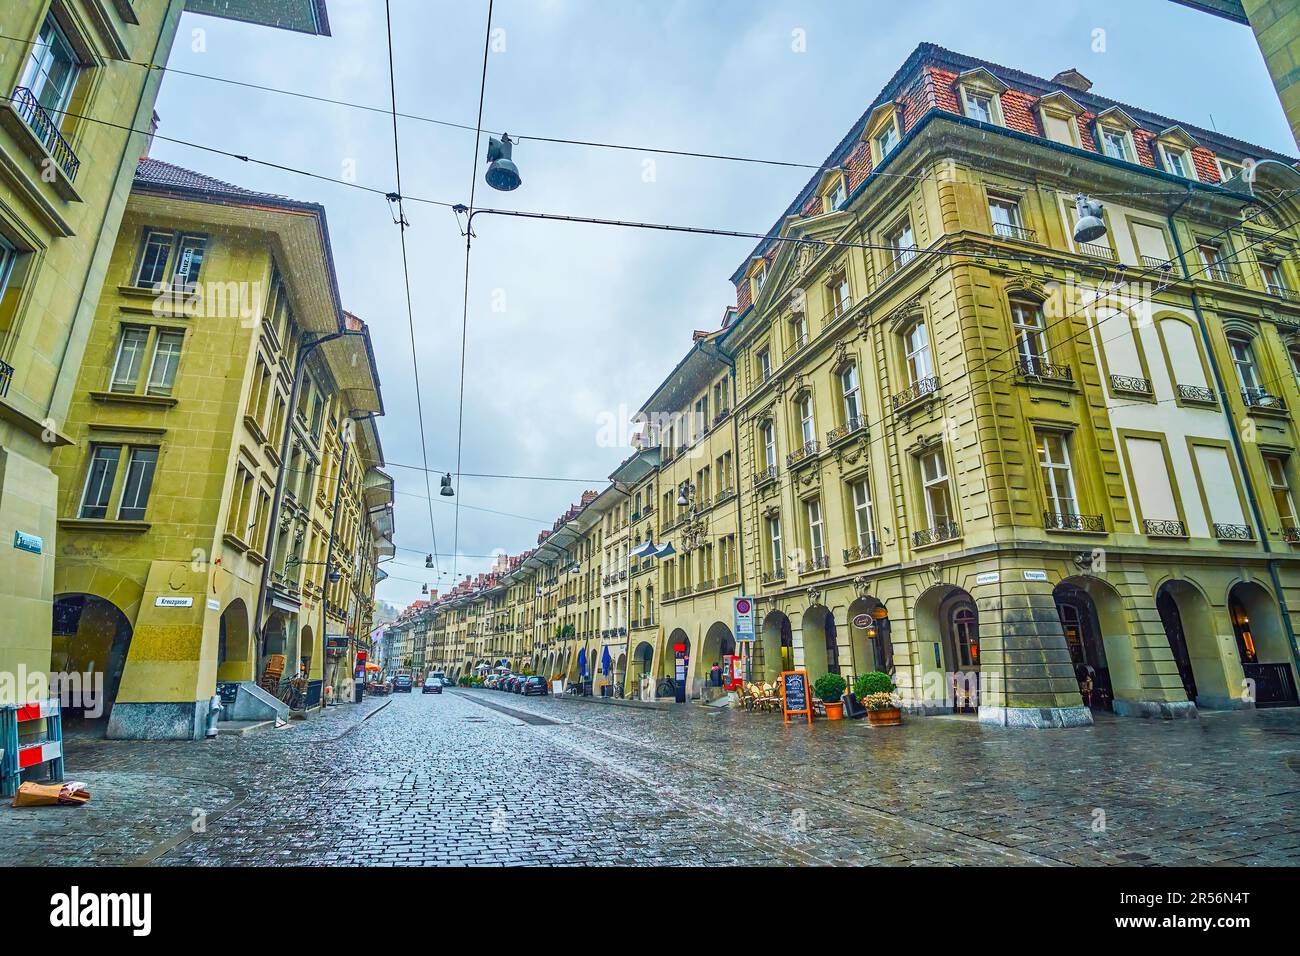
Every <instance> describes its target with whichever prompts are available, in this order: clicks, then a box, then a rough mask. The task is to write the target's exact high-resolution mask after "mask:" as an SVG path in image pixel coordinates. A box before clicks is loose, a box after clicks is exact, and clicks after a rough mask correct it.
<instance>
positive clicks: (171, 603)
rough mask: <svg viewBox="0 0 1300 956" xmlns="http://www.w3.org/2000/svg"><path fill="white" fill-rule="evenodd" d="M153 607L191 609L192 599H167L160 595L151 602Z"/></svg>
mask: <svg viewBox="0 0 1300 956" xmlns="http://www.w3.org/2000/svg"><path fill="white" fill-rule="evenodd" d="M153 606H154V607H193V606H194V598H192V597H167V596H166V595H163V594H160V595H158V596H157V597H156V598H154V600H153Z"/></svg>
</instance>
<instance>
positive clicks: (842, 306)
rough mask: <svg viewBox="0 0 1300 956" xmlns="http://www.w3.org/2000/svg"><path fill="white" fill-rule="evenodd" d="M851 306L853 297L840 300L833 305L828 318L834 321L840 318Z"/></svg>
mask: <svg viewBox="0 0 1300 956" xmlns="http://www.w3.org/2000/svg"><path fill="white" fill-rule="evenodd" d="M851 308H853V300H852V299H849V298H845V299H841V300H840V301H839V302H837V303H835V304H834V305H833V306H831V311H830V315H828V316H827V319H829V320H830V321H834V320H835V319H838V318H839V317H840V316H842V315H843V314H844V313H845V312H847V311H849V309H851Z"/></svg>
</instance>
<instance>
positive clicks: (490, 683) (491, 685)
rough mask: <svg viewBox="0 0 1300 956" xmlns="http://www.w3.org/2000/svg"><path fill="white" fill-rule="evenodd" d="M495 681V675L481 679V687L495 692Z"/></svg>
mask: <svg viewBox="0 0 1300 956" xmlns="http://www.w3.org/2000/svg"><path fill="white" fill-rule="evenodd" d="M497 680H498V678H497V676H496V675H495V674H493V675H491V676H490V677H485V678H484V679H483V686H484V687H486V688H487V689H488V690H496V689H497Z"/></svg>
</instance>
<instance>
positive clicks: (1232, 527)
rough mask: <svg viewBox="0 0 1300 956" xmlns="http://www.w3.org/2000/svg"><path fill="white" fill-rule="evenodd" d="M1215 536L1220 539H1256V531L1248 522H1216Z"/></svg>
mask: <svg viewBox="0 0 1300 956" xmlns="http://www.w3.org/2000/svg"><path fill="white" fill-rule="evenodd" d="M1214 536H1215V537H1216V538H1218V539H1219V540H1220V541H1254V540H1255V532H1254V531H1252V530H1251V527H1250V525H1248V524H1220V523H1219V522H1217V521H1216V522H1215V523H1214Z"/></svg>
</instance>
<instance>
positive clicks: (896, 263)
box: [885, 222, 916, 269]
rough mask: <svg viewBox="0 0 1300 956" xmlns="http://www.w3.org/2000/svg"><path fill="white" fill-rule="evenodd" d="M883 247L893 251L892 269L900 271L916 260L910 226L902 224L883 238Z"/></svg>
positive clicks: (914, 243)
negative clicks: (885, 246)
mask: <svg viewBox="0 0 1300 956" xmlns="http://www.w3.org/2000/svg"><path fill="white" fill-rule="evenodd" d="M885 245H887V246H889V248H890V249H892V250H893V251H894V256H893V261H892V267H893V268H895V269H901V268H902V267H903V266H905V265H907V264H908V263H909V262H911V261H912V260H913V259H915V258H916V241H915V238H914V237H913V235H912V224H911V223H910V222H904V223H902V224H900V225H899V226H898V227H896V228H895V229H894V231H893V232H891V233H889V234H888V235H886V236H885Z"/></svg>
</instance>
